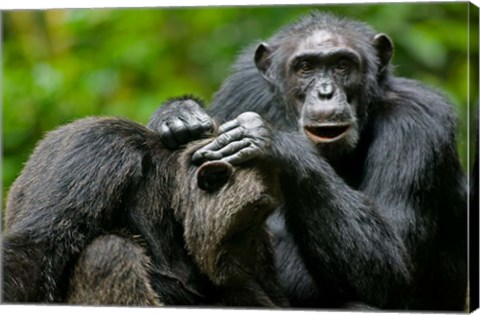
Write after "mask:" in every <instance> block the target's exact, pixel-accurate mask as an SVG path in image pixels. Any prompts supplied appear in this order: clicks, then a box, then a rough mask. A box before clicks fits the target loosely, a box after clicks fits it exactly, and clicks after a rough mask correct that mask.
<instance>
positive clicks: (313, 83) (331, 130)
mask: <svg viewBox="0 0 480 315" xmlns="http://www.w3.org/2000/svg"><path fill="white" fill-rule="evenodd" d="M392 53H393V46H392V43H391V41H390V39H389V38H388V37H387V36H386V35H384V34H376V33H375V32H373V30H371V29H370V28H369V27H368V26H367V25H365V24H363V23H360V22H352V21H351V20H348V21H347V20H343V19H339V18H336V17H334V16H332V15H329V14H322V13H318V12H314V13H312V14H311V15H309V16H307V17H305V18H304V19H302V20H300V22H298V23H295V24H292V25H290V26H287V27H286V28H285V29H283V30H281V31H280V32H279V33H277V35H276V36H274V37H272V38H271V39H270V42H269V43H268V44H267V43H262V44H260V45H259V46H258V47H257V50H256V52H255V64H256V66H257V68H258V70H259V71H260V73H261V74H262V76H263V77H264V78H265V79H266V80H267V81H268V82H269V84H270V85H271V87H272V90H273V91H274V93H275V95H276V96H277V98H278V99H280V100H281V101H282V102H284V103H285V105H286V106H287V107H288V109H289V110H290V111H293V112H294V113H295V116H296V117H297V118H298V124H299V128H300V129H301V130H303V132H304V133H305V135H306V136H307V137H308V138H309V139H310V140H311V141H312V142H314V143H315V144H316V145H317V147H318V148H319V150H321V151H322V153H323V154H326V155H327V156H330V157H334V156H335V155H337V154H341V153H342V152H345V151H348V150H351V149H352V148H354V147H355V145H356V144H357V141H358V138H359V132H360V130H361V128H362V127H363V124H364V123H365V120H366V116H367V115H366V113H367V109H368V105H369V104H370V103H372V102H373V101H374V100H375V98H376V97H378V95H379V94H380V86H381V82H382V81H383V80H384V78H385V77H386V75H387V74H388V72H389V67H388V65H389V62H390V59H391V56H392Z"/></svg>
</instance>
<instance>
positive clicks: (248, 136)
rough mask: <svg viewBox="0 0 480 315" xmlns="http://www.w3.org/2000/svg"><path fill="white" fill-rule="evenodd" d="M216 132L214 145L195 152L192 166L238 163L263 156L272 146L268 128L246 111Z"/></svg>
mask: <svg viewBox="0 0 480 315" xmlns="http://www.w3.org/2000/svg"><path fill="white" fill-rule="evenodd" d="M219 133H220V135H219V136H218V137H217V138H216V139H215V140H214V141H213V142H211V143H209V144H208V145H206V146H204V147H203V148H201V149H199V150H198V151H197V152H195V154H194V155H193V157H192V161H193V162H194V163H197V164H200V163H202V162H204V161H206V160H222V161H225V162H228V163H230V164H232V165H235V164H241V163H244V162H246V161H249V160H251V159H253V158H257V157H262V156H263V157H264V156H266V155H267V154H268V152H269V150H270V147H271V144H272V130H271V128H270V126H269V125H268V124H267V123H266V122H265V121H264V120H263V119H262V118H261V117H260V115H259V114H257V113H253V112H245V113H243V114H240V115H239V116H238V117H237V118H236V119H233V120H231V121H228V122H226V123H224V124H223V125H221V126H220V128H219Z"/></svg>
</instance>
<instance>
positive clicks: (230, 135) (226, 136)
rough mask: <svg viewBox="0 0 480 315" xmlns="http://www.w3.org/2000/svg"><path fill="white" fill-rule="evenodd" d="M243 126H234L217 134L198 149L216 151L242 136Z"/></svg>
mask: <svg viewBox="0 0 480 315" xmlns="http://www.w3.org/2000/svg"><path fill="white" fill-rule="evenodd" d="M244 136H245V135H244V130H243V128H235V129H232V130H230V131H228V132H226V133H222V134H221V135H219V136H218V137H217V138H216V139H215V140H214V141H212V142H210V143H209V144H207V145H206V146H204V147H202V148H200V149H199V150H198V151H218V150H220V149H222V148H223V147H225V146H227V145H228V144H230V143H231V142H234V141H237V140H241V139H242V138H244Z"/></svg>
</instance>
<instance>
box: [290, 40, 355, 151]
mask: <svg viewBox="0 0 480 315" xmlns="http://www.w3.org/2000/svg"><path fill="white" fill-rule="evenodd" d="M361 72H362V64H361V59H360V56H359V55H358V53H357V52H356V51H355V50H354V49H352V48H350V47H349V46H348V43H347V42H346V40H345V39H344V38H342V37H341V36H339V35H333V34H330V33H328V32H326V31H317V32H315V33H313V34H312V35H311V36H309V37H307V38H305V39H304V40H302V41H301V42H300V44H299V45H298V46H297V47H296V49H295V51H294V52H293V53H292V55H291V57H290V58H289V60H288V61H287V64H286V72H285V73H286V80H285V84H284V91H286V96H285V98H286V101H287V104H289V106H292V107H293V108H294V109H295V112H296V113H297V114H298V117H299V120H298V122H299V127H300V128H301V129H302V130H303V131H304V132H305V135H306V136H307V137H308V138H309V139H310V140H311V141H313V142H314V143H315V144H317V145H319V146H321V147H325V146H328V145H331V144H335V146H336V147H337V148H340V147H345V146H346V147H347V148H349V147H353V146H355V144H356V141H357V138H358V132H357V130H358V127H357V120H356V108H357V104H358V99H357V98H356V97H355V96H356V95H358V89H359V87H360V83H361ZM339 144H341V145H339Z"/></svg>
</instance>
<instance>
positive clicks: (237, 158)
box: [221, 147, 258, 165]
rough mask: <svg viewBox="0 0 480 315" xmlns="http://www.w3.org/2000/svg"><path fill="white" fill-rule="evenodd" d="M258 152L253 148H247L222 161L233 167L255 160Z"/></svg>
mask: <svg viewBox="0 0 480 315" xmlns="http://www.w3.org/2000/svg"><path fill="white" fill-rule="evenodd" d="M257 152H258V151H257V150H255V149H254V148H253V147H246V148H244V149H243V150H240V151H238V152H237V153H235V154H233V155H229V156H227V157H224V158H223V159H221V161H223V162H227V163H230V164H231V165H239V164H242V163H245V162H247V161H249V160H251V159H253V158H255V157H256V156H257Z"/></svg>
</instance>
